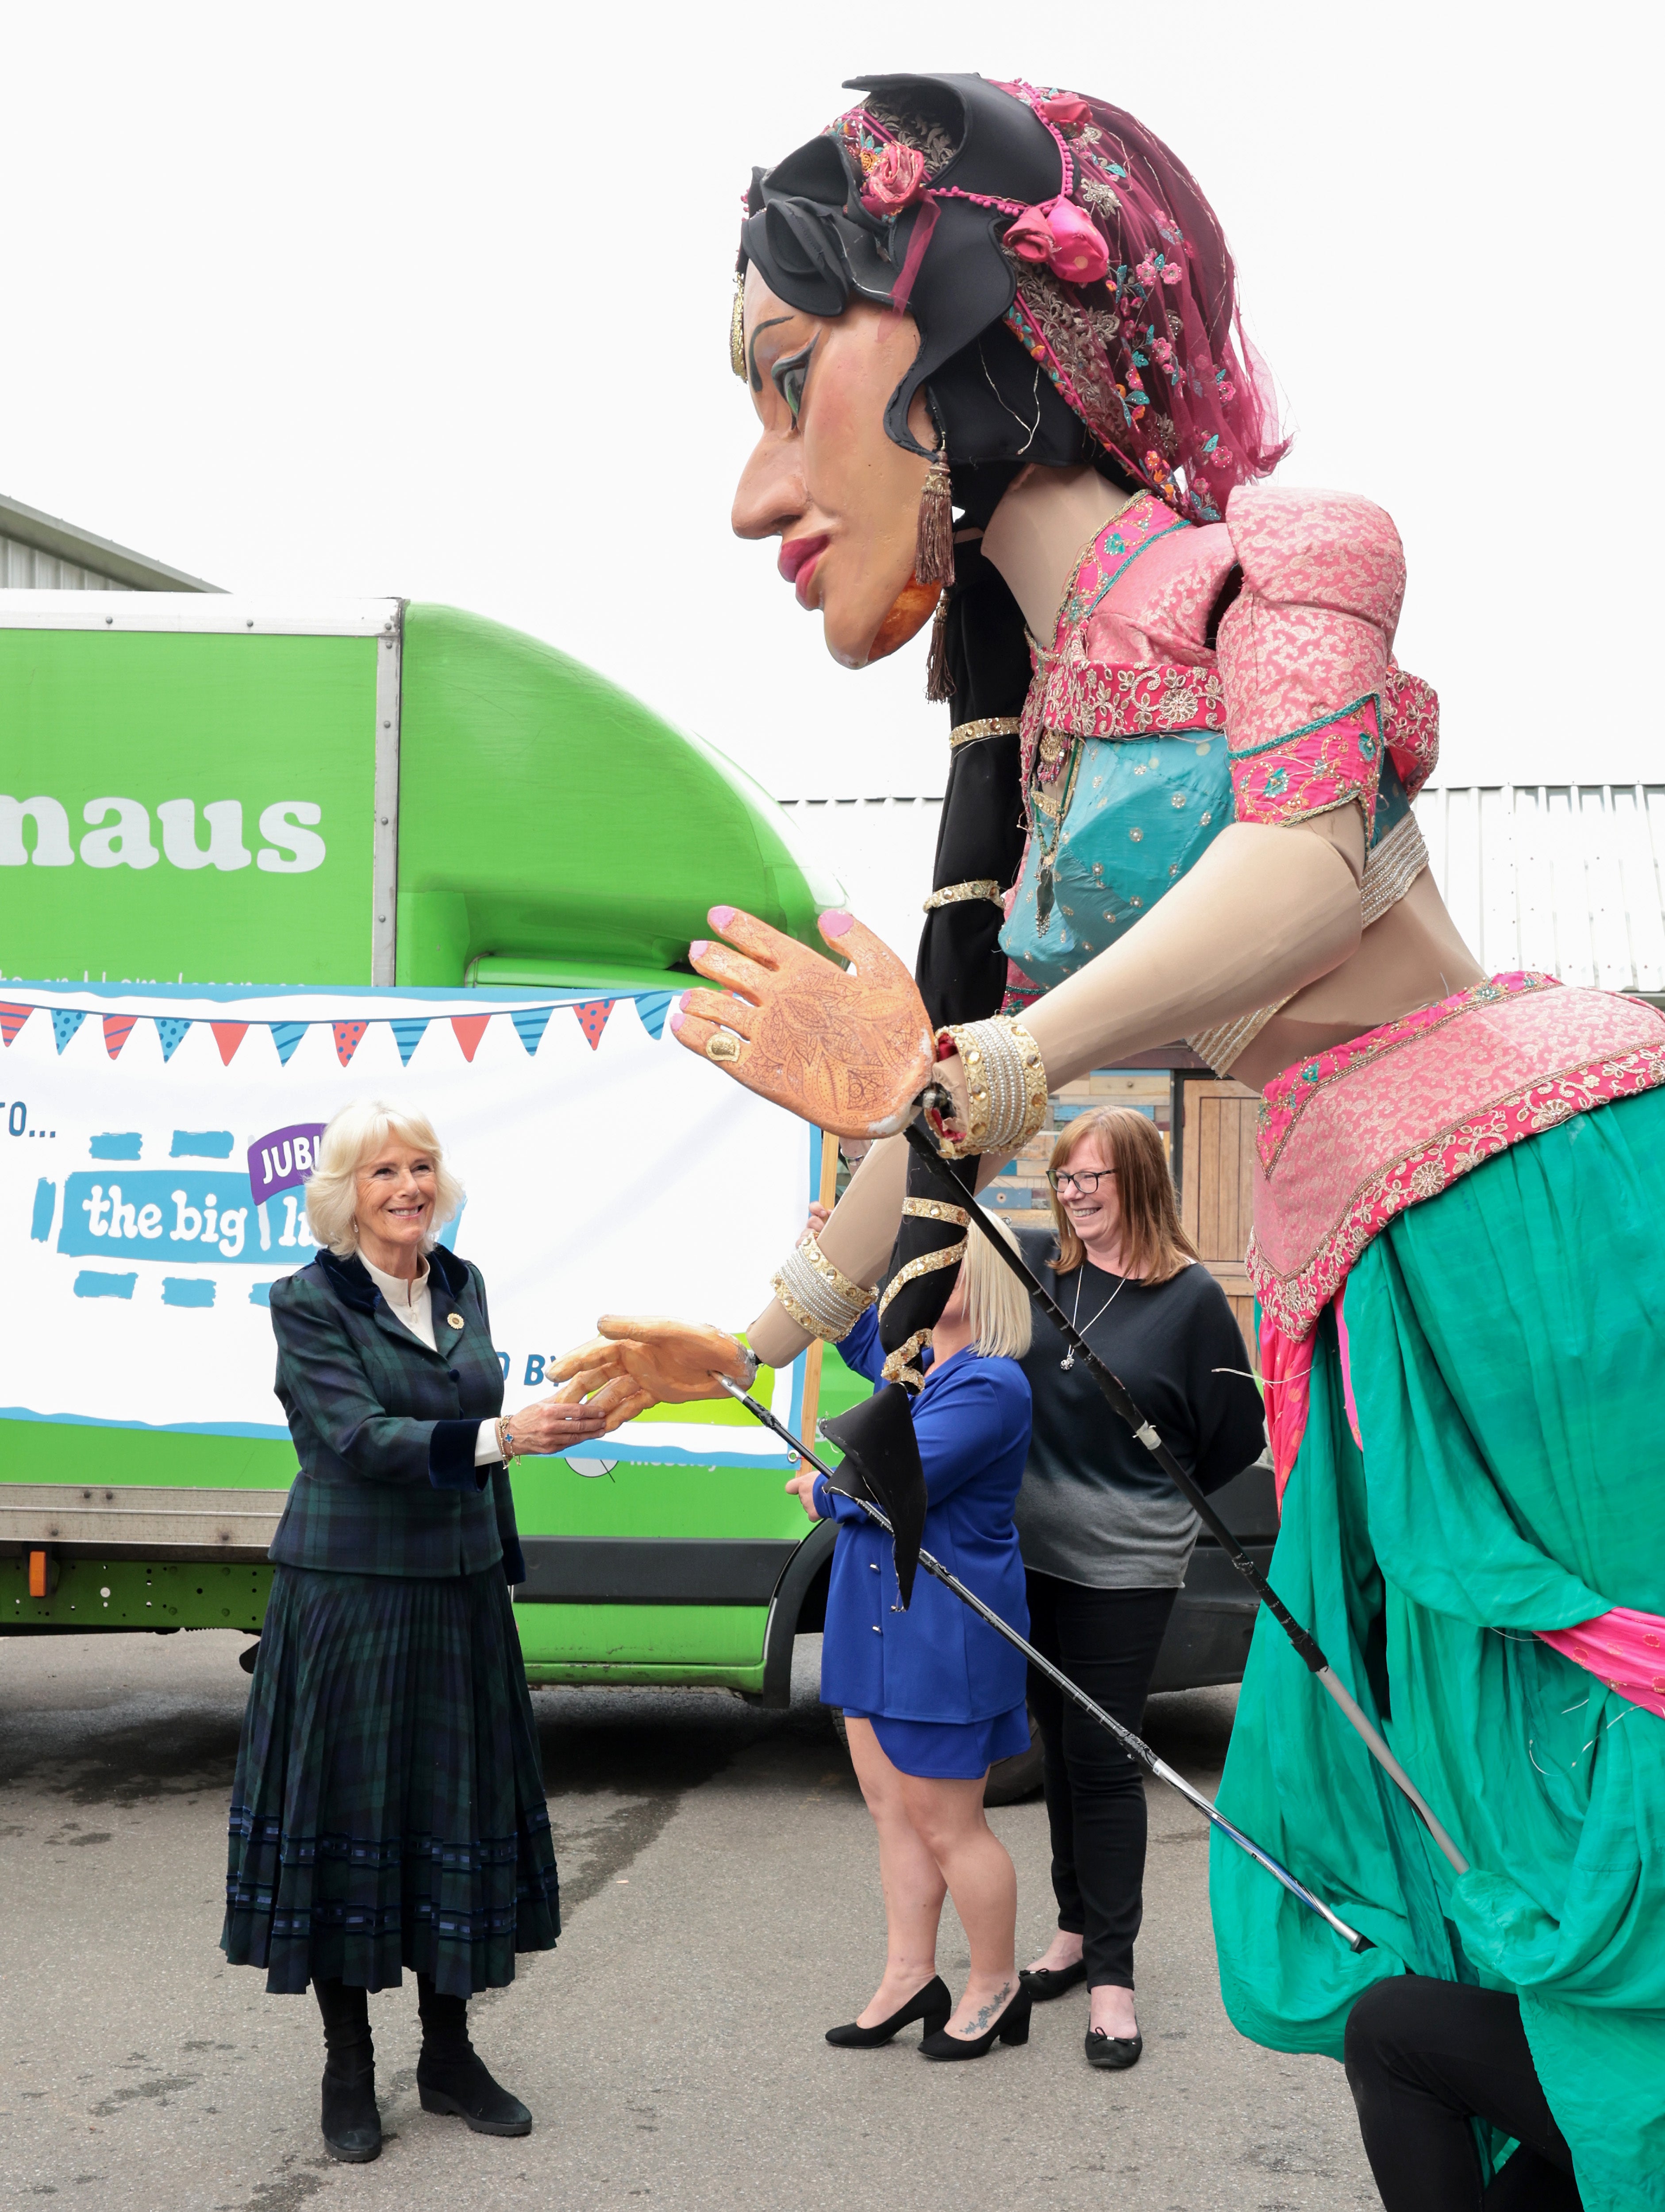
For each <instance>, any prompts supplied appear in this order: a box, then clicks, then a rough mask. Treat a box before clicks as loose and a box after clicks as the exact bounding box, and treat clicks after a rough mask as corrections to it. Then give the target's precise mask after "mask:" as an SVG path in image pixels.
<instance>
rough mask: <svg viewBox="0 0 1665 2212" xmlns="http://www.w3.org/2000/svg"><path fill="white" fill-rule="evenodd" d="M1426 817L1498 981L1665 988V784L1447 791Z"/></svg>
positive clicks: (1472, 938) (1443, 886)
mask: <svg viewBox="0 0 1665 2212" xmlns="http://www.w3.org/2000/svg"><path fill="white" fill-rule="evenodd" d="M1416 811H1417V819H1418V820H1419V822H1420V823H1421V824H1422V834H1423V836H1424V837H1425V839H1426V840H1427V843H1428V854H1429V860H1430V861H1431V865H1432V867H1433V872H1434V880H1435V882H1436V883H1437V884H1438V885H1439V887H1440V890H1441V891H1442V892H1443V894H1444V897H1445V903H1446V905H1447V906H1448V907H1449V908H1450V910H1451V919H1452V920H1453V921H1455V923H1456V925H1457V927H1458V928H1459V929H1460V930H1461V932H1462V934H1463V936H1464V938H1465V939H1467V940H1468V944H1469V945H1472V946H1473V948H1474V953H1475V956H1476V957H1477V958H1478V959H1479V960H1480V964H1481V965H1482V966H1483V967H1484V968H1486V969H1487V970H1488V971H1489V972H1490V973H1492V975H1501V974H1504V973H1506V972H1507V971H1508V970H1510V969H1517V968H1536V969H1542V970H1543V971H1544V972H1545V973H1546V974H1547V975H1559V977H1560V979H1561V981H1563V982H1564V983H1595V984H1599V985H1600V986H1601V987H1602V988H1603V989H1606V990H1610V991H1665V869H1662V862H1665V784H1658V783H1574V784H1565V783H1562V784H1521V783H1517V784H1477V785H1449V786H1445V787H1441V788H1438V789H1431V790H1428V791H1425V792H1424V793H1422V795H1421V796H1420V798H1419V799H1418V800H1417V808H1416Z"/></svg>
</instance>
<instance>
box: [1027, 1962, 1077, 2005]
mask: <svg viewBox="0 0 1665 2212" xmlns="http://www.w3.org/2000/svg"><path fill="white" fill-rule="evenodd" d="M1086 1978H1087V1962H1086V1960H1085V1959H1078V1960H1076V1962H1075V1964H1074V1965H1073V1966H1025V1967H1024V1968H1023V1969H1022V1970H1021V1972H1019V1974H1018V1980H1019V1981H1020V1982H1021V1983H1022V1984H1023V1985H1024V1988H1025V1989H1026V1990H1028V1991H1029V1993H1030V1996H1032V1997H1033V1998H1034V2000H1035V2002H1036V2004H1050V2003H1051V2002H1052V2000H1053V1999H1054V1997H1061V1996H1063V1994H1064V1992H1065V1990H1073V1989H1074V1987H1075V1986H1076V1984H1078V1983H1079V1982H1085V1980H1086Z"/></svg>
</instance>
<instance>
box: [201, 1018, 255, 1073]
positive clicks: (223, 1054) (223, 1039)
mask: <svg viewBox="0 0 1665 2212" xmlns="http://www.w3.org/2000/svg"><path fill="white" fill-rule="evenodd" d="M209 1027H210V1029H211V1030H213V1032H214V1042H215V1043H216V1044H217V1045H218V1046H219V1048H220V1065H221V1066H222V1067H229V1066H231V1063H232V1061H233V1060H234V1058H235V1057H236V1053H237V1048H238V1046H239V1045H240V1044H241V1042H243V1039H244V1038H245V1037H246V1036H247V1035H248V1033H249V1025H248V1024H247V1023H246V1022H210V1024H209Z"/></svg>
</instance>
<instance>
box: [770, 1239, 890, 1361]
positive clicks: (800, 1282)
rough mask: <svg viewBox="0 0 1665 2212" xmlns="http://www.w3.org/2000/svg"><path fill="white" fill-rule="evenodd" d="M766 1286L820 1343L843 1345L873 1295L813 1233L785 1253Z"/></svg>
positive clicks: (871, 1300) (800, 1326) (800, 1325)
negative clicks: (843, 1269)
mask: <svg viewBox="0 0 1665 2212" xmlns="http://www.w3.org/2000/svg"><path fill="white" fill-rule="evenodd" d="M769 1288H770V1289H771V1290H772V1291H774V1293H775V1297H777V1298H779V1300H780V1301H781V1304H782V1305H783V1306H784V1307H785V1308H786V1310H787V1313H788V1314H789V1315H790V1316H792V1318H793V1321H795V1322H797V1324H798V1326H799V1328H801V1329H806V1330H807V1331H808V1332H809V1334H810V1335H811V1336H818V1337H819V1338H820V1339H821V1340H822V1342H823V1344H842V1342H843V1341H844V1339H845V1338H846V1337H847V1336H848V1334H849V1333H850V1331H851V1330H852V1329H853V1328H854V1327H855V1325H856V1323H857V1322H859V1321H860V1318H861V1316H862V1315H863V1314H864V1313H866V1310H867V1309H868V1307H869V1306H870V1305H872V1302H873V1297H874V1295H875V1294H874V1293H873V1292H872V1291H870V1290H866V1289H865V1288H864V1287H863V1285H861V1284H860V1283H853V1282H852V1281H851V1280H850V1279H849V1277H848V1275H846V1274H842V1273H840V1271H839V1270H838V1269H837V1268H836V1267H834V1265H833V1263H832V1261H830V1260H829V1258H828V1257H827V1255H826V1254H825V1253H824V1252H823V1250H822V1249H821V1247H820V1245H819V1243H817V1240H816V1238H815V1237H814V1236H813V1235H811V1236H808V1237H805V1239H804V1241H803V1243H801V1244H798V1245H795V1246H794V1247H793V1249H792V1250H791V1251H790V1252H788V1253H787V1256H786V1259H785V1260H784V1261H783V1262H782V1263H781V1271H780V1273H778V1274H777V1275H776V1276H775V1279H774V1280H773V1281H772V1282H771V1283H770V1285H769Z"/></svg>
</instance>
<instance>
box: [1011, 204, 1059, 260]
mask: <svg viewBox="0 0 1665 2212" xmlns="http://www.w3.org/2000/svg"><path fill="white" fill-rule="evenodd" d="M1055 243H1056V241H1055V240H1054V237H1053V234H1052V226H1051V224H1050V223H1049V222H1048V221H1047V219H1046V216H1044V215H1043V214H1042V211H1041V210H1040V209H1039V208H1038V207H1032V208H1025V209H1024V211H1023V213H1022V214H1021V215H1020V216H1018V220H1017V222H1014V223H1013V224H1012V228H1010V229H1009V230H1008V231H1007V233H1006V251H1007V252H1008V253H1015V254H1016V255H1017V257H1018V259H1019V260H1020V261H1050V260H1051V258H1052V253H1053V247H1054V244H1055Z"/></svg>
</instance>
